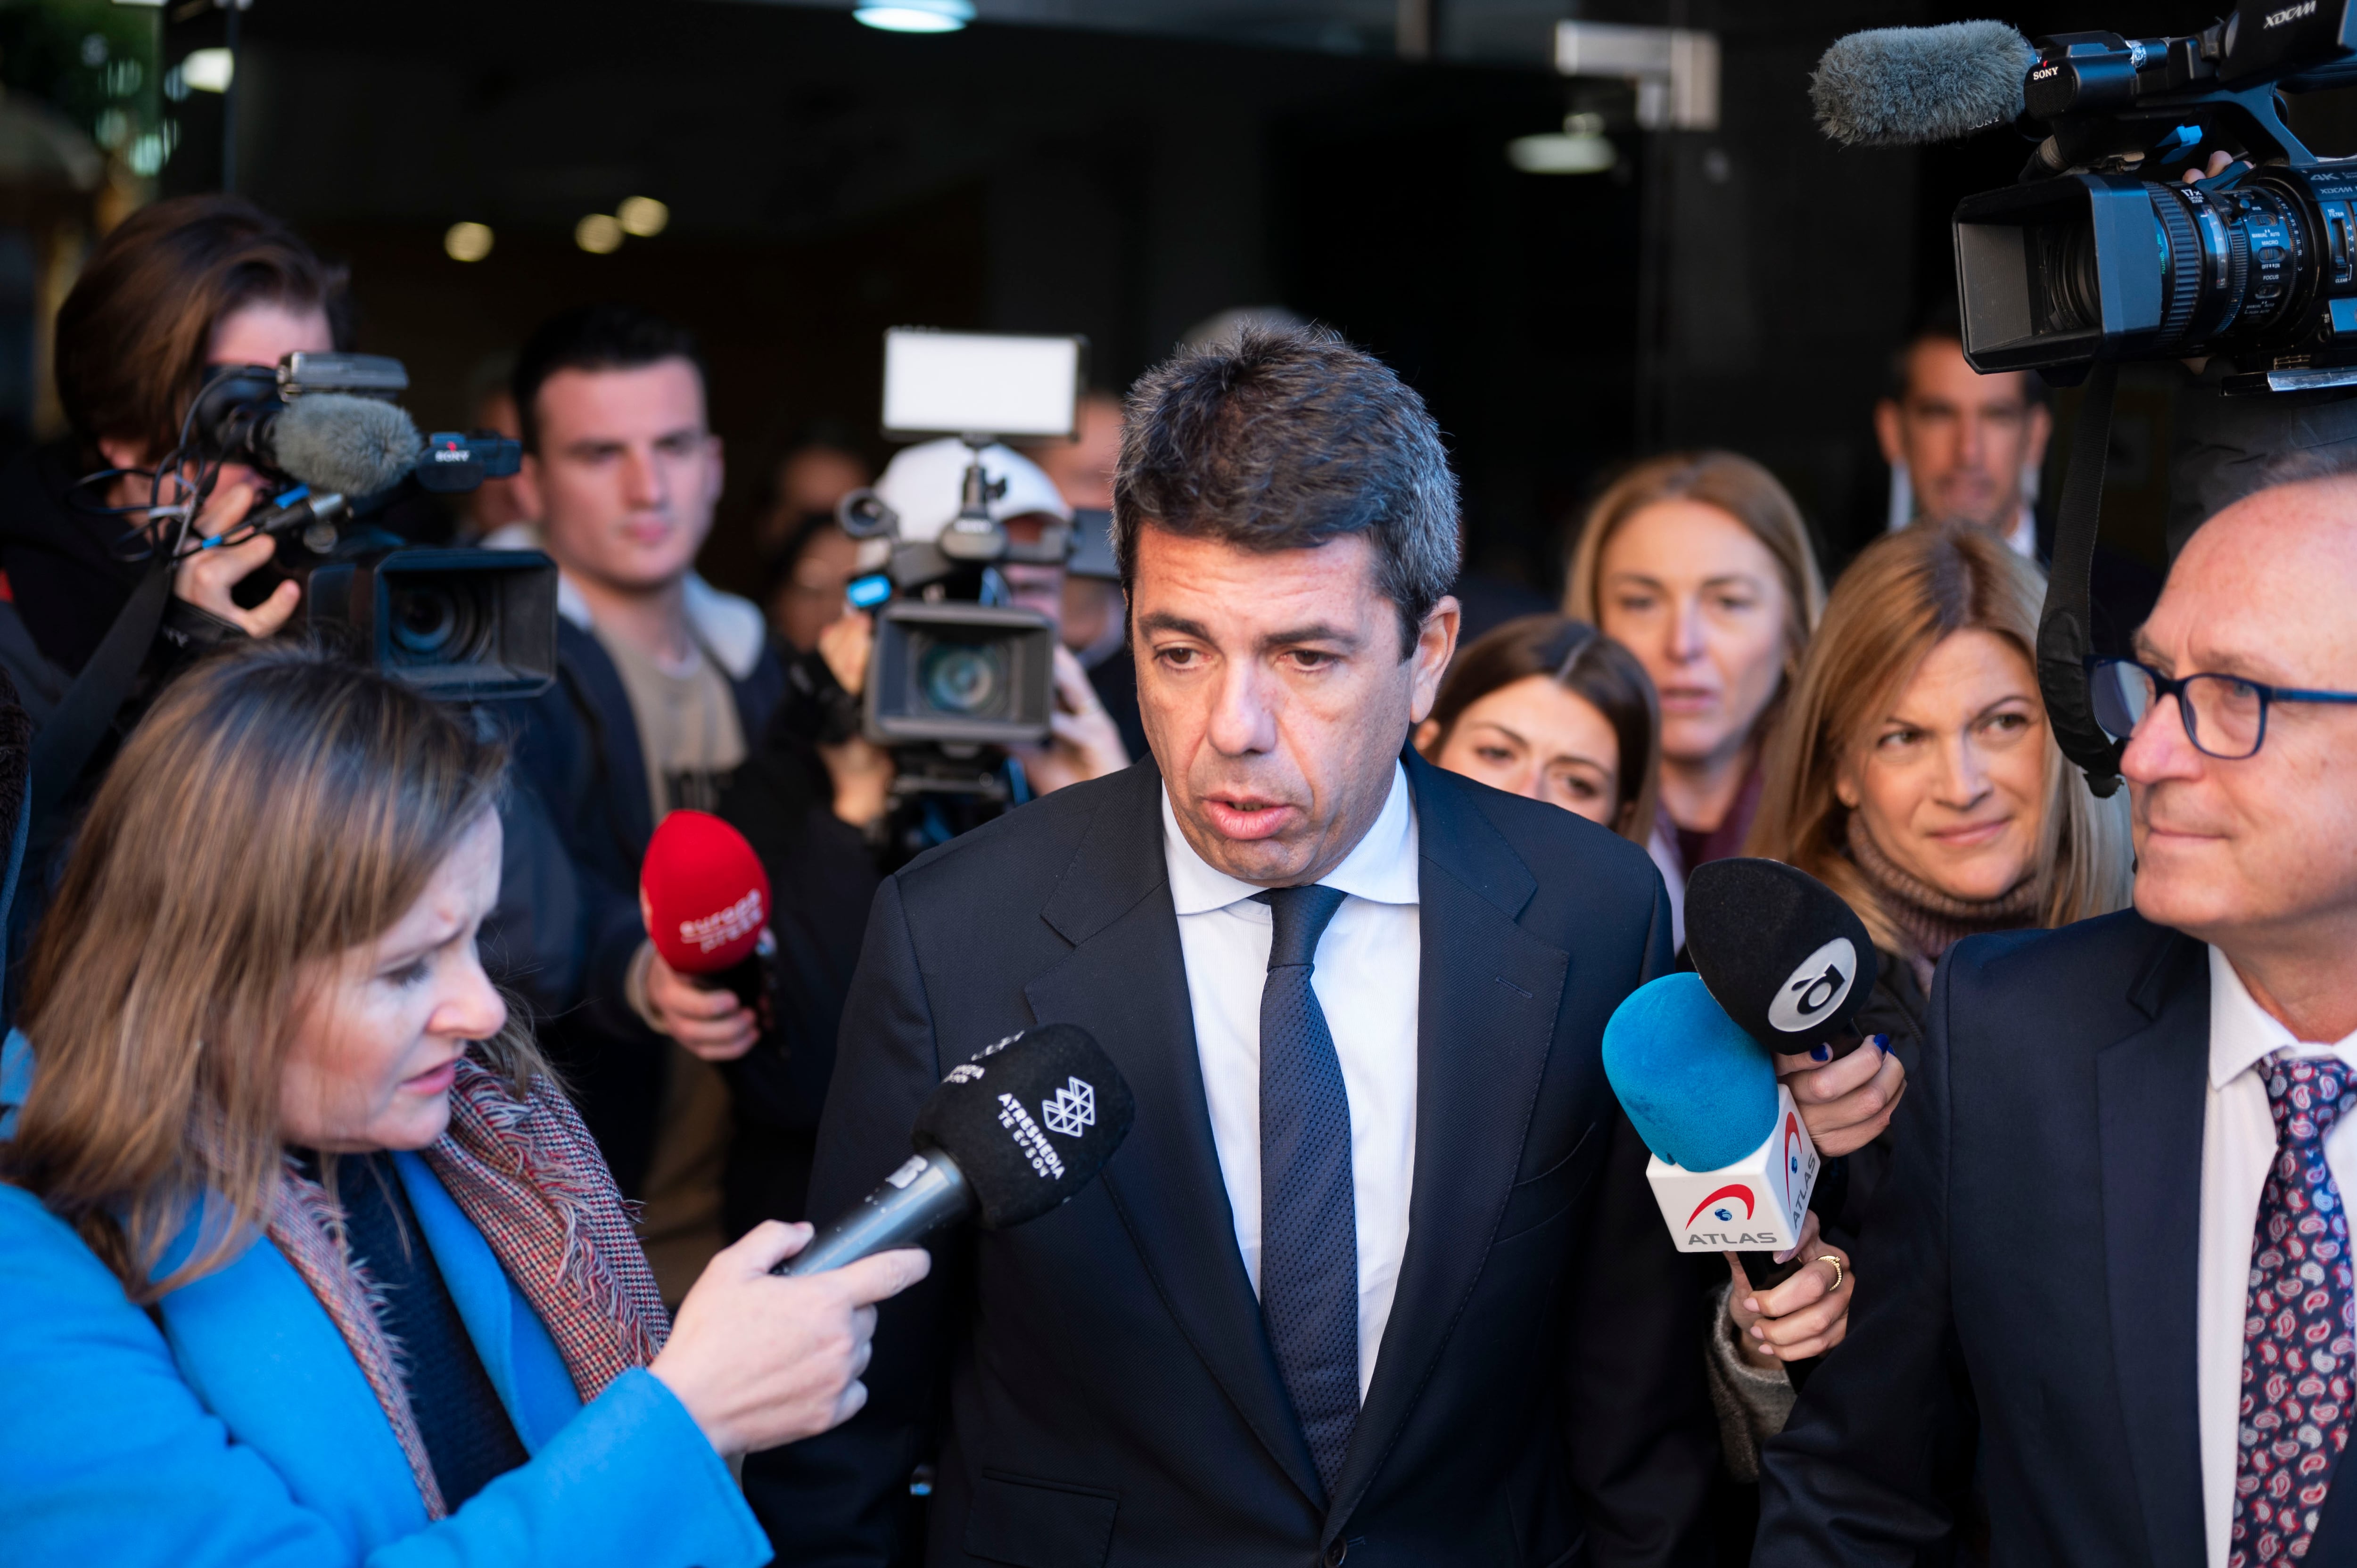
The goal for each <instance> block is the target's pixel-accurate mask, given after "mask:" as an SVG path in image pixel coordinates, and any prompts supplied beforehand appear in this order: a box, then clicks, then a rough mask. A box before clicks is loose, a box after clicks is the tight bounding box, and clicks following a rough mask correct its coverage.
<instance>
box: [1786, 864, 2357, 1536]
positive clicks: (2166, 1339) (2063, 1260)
mask: <svg viewBox="0 0 2357 1568" xmlns="http://www.w3.org/2000/svg"><path fill="white" fill-rule="evenodd" d="M1926 1023H1927V1027H1926V1029H1925V1032H1924V1041H1923V1056H1922V1067H1921V1071H1920V1072H1918V1073H1916V1074H1915V1075H1914V1077H1913V1079H1912V1081H1911V1082H1910V1085H1909V1092H1908V1095H1907V1098H1906V1099H1905V1100H1904V1101H1901V1102H1900V1108H1899V1114H1898V1117H1897V1119H1896V1124H1895V1126H1894V1129H1893V1138H1892V1143H1893V1144H1894V1149H1895V1157H1894V1161H1893V1167H1892V1171H1891V1175H1890V1176H1889V1180H1888V1182H1887V1183H1886V1184H1885V1186H1884V1188H1883V1192H1882V1194H1881V1196H1880V1198H1879V1199H1878V1203H1877V1205H1876V1207H1875V1208H1874V1209H1873V1210H1872V1211H1871V1212H1870V1213H1869V1214H1868V1216H1867V1221H1866V1228H1865V1231H1864V1233H1863V1235H1862V1236H1861V1237H1860V1239H1859V1246H1858V1250H1857V1281H1858V1284H1857V1306H1856V1308H1855V1309H1854V1310H1855V1317H1854V1320H1853V1323H1852V1326H1851V1328H1850V1333H1849V1337H1848V1340H1847V1342H1846V1343H1845V1344H1844V1345H1843V1346H1842V1347H1841V1348H1839V1349H1838V1350H1835V1352H1834V1353H1833V1355H1831V1356H1830V1357H1828V1358H1826V1359H1825V1361H1824V1365H1823V1366H1822V1367H1821V1368H1819V1369H1818V1370H1817V1372H1816V1374H1815V1376H1814V1377H1813V1378H1812V1379H1811V1380H1810V1381H1809V1386H1808V1391H1807V1392H1806V1393H1805V1394H1804V1395H1803V1397H1802V1399H1801V1402H1800V1403H1799V1405H1798V1406H1797V1407H1796V1408H1795V1409H1794V1411H1793V1412H1792V1420H1791V1422H1790V1423H1788V1424H1787V1425H1786V1427H1785V1429H1784V1432H1783V1434H1782V1435H1781V1436H1780V1437H1779V1438H1777V1439H1776V1440H1775V1441H1774V1442H1773V1443H1771V1444H1770V1445H1769V1448H1768V1452H1767V1454H1766V1455H1765V1457H1764V1462H1763V1466H1762V1468H1763V1475H1762V1477H1761V1483H1760V1545H1759V1551H1758V1552H1757V1554H1756V1556H1755V1557H1754V1560H1753V1561H1754V1562H1755V1563H1757V1564H1759V1565H1760V1568H1784V1565H1786V1564H1799V1563H1913V1562H1916V1561H1918V1559H1919V1554H1920V1553H1921V1552H1925V1551H1927V1550H1930V1549H1933V1548H1935V1546H1936V1544H1937V1543H1939V1542H1941V1541H1943V1540H1944V1539H1945V1538H1946V1536H1947V1533H1948V1530H1949V1528H1950V1523H1951V1520H1950V1518H1949V1515H1948V1512H1947V1510H1946V1509H1945V1508H1944V1506H1943V1504H1942V1503H1941V1502H1940V1500H1939V1499H1940V1498H1942V1497H1943V1496H1948V1495H1953V1490H1954V1486H1953V1482H1954V1480H1955V1477H1942V1476H1940V1475H1938V1474H1937V1473H1936V1471H1937V1469H1938V1465H1937V1463H1936V1462H1935V1458H1934V1456H1935V1455H1937V1454H1939V1453H1940V1452H1941V1451H1942V1449H1941V1445H1940V1444H1936V1443H1935V1441H1934V1439H1935V1437H1936V1436H1937V1435H1938V1434H1940V1433H1941V1432H1942V1431H1943V1427H1944V1425H1945V1423H1951V1422H1953V1420H1954V1419H1955V1414H1956V1412H1957V1411H1958V1409H1959V1408H1960V1406H1961V1405H1962V1403H1963V1402H1967V1401H1969V1402H1971V1403H1972V1404H1974V1405H1976V1406H1977V1407H1978V1410H1979V1416H1980V1422H1981V1431H1982V1434H1983V1446H1982V1454H1981V1462H1982V1466H1983V1468H1984V1471H1985V1475H1986V1483H1987V1488H1988V1503H1989V1525H1990V1546H1991V1555H1992V1559H1993V1561H1995V1562H1997V1563H2072V1564H2101V1563H2148V1564H2166V1565H2169V1568H2202V1565H2203V1564H2204V1563H2205V1562H2206V1560H2207V1559H2206V1554H2205V1550H2204V1546H2203V1541H2204V1532H2203V1524H2202V1502H2201V1420H2200V1412H2199V1403H2198V1395H2197V1392H2196V1372H2197V1367H2198V1356H2197V1350H2196V1336H2197V1327H2196V1325H2197V1293H2198V1291H2199V1273H2200V1265H2201V1130H2202V1115H2203V1108H2204V1105H2205V1096H2206V1093H2207V1087H2206V1086H2207V1083H2208V1078H2209V1070H2210V969H2209V957H2208V950H2207V949H2206V948H2205V947H2203V945H2202V944H2201V943H2200V942H2197V941H2194V940H2191V939H2190V938H2189V937H2185V936H2183V935H2180V934H2179V933H2178V932H2176V931H2172V930H2169V929H2166V928H2164V927H2160V926H2155V925H2152V924H2150V923H2148V922H2147V921H2146V920H2144V919H2143V918H2140V917H2138V916H2137V915H2136V914H2135V913H2134V912H2133V911H2129V912H2124V913H2121V914H2117V915H2110V916H2106V917H2104V918H2102V919H2099V920H2088V921H2083V922H2082V923H2081V924H2079V925H2075V926H2066V927H2064V928H2063V929H2061V930H2057V931H2043V932H2024V933H2020V934H2015V935H2007V936H1996V937H1977V938H1975V939H1973V940H1969V941H1966V942H1964V943H1961V944H1959V945H1958V946H1957V947H1956V949H1955V950H1953V953H1952V955H1951V956H1950V957H1949V959H1948V961H1947V962H1946V963H1945V964H1943V966H1942V968H1941V971H1940V975H1939V978H1938V979H1937V980H1936V981H1934V982H1933V983H1932V1000H1931V1008H1930V1013H1929V1016H1928V1018H1927V1020H1926ZM1957 1364H1960V1365H1961V1366H1962V1368H1963V1369H1964V1377H1963V1379H1961V1380H1960V1379H1958V1378H1957V1377H1956V1376H1955V1375H1954V1374H1953V1371H1952V1369H1951V1368H1952V1367H1953V1365H1957ZM2350 1476H2351V1472H2349V1471H2348V1470H2346V1469H2345V1468H2344V1469H2342V1470H2341V1471H2340V1472H2339V1473H2338V1474H2337V1475H2336V1477H2335V1479H2334V1484H2333V1487H2332V1490H2331V1492H2330V1495H2329V1498H2328V1501H2327V1503H2326V1507H2325V1515H2324V1520H2323V1522H2322V1524H2321V1526H2320V1527H2319V1530H2318V1534H2317V1539H2316V1542H2315V1546H2314V1549H2313V1550H2311V1551H2310V1552H2309V1555H2308V1557H2307V1559H2306V1562H2307V1563H2309V1564H2319V1563H2352V1562H2357V1481H2352V1480H2351V1479H2350Z"/></svg>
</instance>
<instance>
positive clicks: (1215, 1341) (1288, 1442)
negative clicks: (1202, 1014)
mask: <svg viewBox="0 0 2357 1568" xmlns="http://www.w3.org/2000/svg"><path fill="white" fill-rule="evenodd" d="M1161 800H1162V779H1161V775H1160V774H1159V773H1157V771H1156V770H1155V768H1154V766H1153V764H1151V763H1150V762H1149V763H1141V764H1140V765H1138V766H1137V767H1135V768H1131V769H1130V770H1129V771H1128V773H1126V774H1125V775H1124V776H1123V777H1122V779H1120V780H1119V781H1118V783H1117V784H1116V785H1115V787H1114V793H1112V795H1111V798H1109V799H1108V800H1107V801H1106V802H1105V804H1104V805H1103V807H1101V808H1099V810H1098V811H1097V814H1096V818H1095V820H1094V821H1093V822H1091V823H1090V825H1089V829H1088V832H1087V833H1086V834H1085V836H1084V837H1083V838H1082V842H1081V847H1080V850H1079V852H1078V853H1077V854H1074V855H1073V857H1072V864H1071V867H1070V868H1069V869H1068V870H1067V871H1066V872H1065V874H1064V877H1063V880H1062V881H1061V882H1060V884H1059V885H1058V886H1057V888H1056V891H1055V893H1054V894H1053V895H1052V896H1051V897H1049V901H1048V906H1047V908H1045V909H1043V910H1042V911H1041V918H1044V919H1045V920H1046V921H1047V922H1048V924H1049V925H1050V926H1052V927H1053V928H1055V929H1056V931H1057V932H1058V933H1059V934H1060V935H1061V936H1062V937H1063V938H1064V940H1067V941H1069V942H1071V943H1072V944H1073V948H1072V950H1071V953H1069V954H1067V955H1066V957H1065V958H1064V960H1063V961H1062V962H1060V963H1059V964H1058V965H1057V966H1056V967H1054V968H1053V969H1050V970H1049V971H1048V972H1046V973H1044V974H1041V975H1039V976H1038V977H1037V978H1035V979H1034V980H1032V981H1031V982H1030V983H1028V985H1026V986H1025V987H1024V988H1023V993H1024V996H1025V999H1026V1000H1027V1001H1028V1002H1029V1003H1030V1004H1031V1012H1032V1017H1033V1021H1034V1022H1035V1023H1043V1024H1044V1023H1051V1022H1052V1023H1065V1024H1078V1025H1079V1026H1082V1028H1084V1029H1086V1030H1088V1031H1089V1033H1091V1034H1092V1035H1093V1036H1096V1038H1097V1041H1098V1043H1099V1044H1101V1045H1103V1047H1104V1048H1105V1052H1106V1054H1107V1055H1109V1056H1111V1057H1112V1058H1113V1059H1114V1065H1115V1066H1117V1067H1119V1068H1120V1069H1121V1071H1122V1076H1123V1077H1124V1078H1125V1079H1128V1081H1129V1088H1130V1092H1131V1094H1132V1095H1134V1096H1135V1099H1136V1102H1137V1115H1136V1120H1135V1122H1132V1123H1131V1125H1130V1131H1129V1136H1128V1138H1127V1139H1125V1141H1124V1142H1123V1144H1122V1146H1121V1148H1120V1149H1119V1150H1118V1151H1117V1152H1116V1153H1115V1154H1114V1157H1113V1158H1112V1159H1111V1160H1110V1161H1108V1162H1107V1163H1106V1165H1105V1167H1104V1174H1103V1176H1100V1177H1099V1178H1098V1179H1099V1181H1101V1182H1102V1183H1103V1186H1104V1187H1105V1190H1106V1194H1107V1196H1108V1197H1111V1199H1112V1200H1113V1204H1114V1208H1115V1210H1116V1211H1117V1212H1118V1213H1119V1214H1120V1216H1121V1219H1122V1224H1123V1225H1124V1227H1125V1229H1126V1230H1128V1232H1129V1235H1130V1239H1131V1240H1132V1241H1133V1242H1134V1243H1135V1246H1136V1247H1137V1250H1138V1252H1139V1254H1140V1256H1141V1257H1142V1258H1143V1259H1144V1261H1145V1263H1146V1272H1147V1273H1149V1274H1150V1275H1151V1276H1152V1278H1153V1280H1154V1284H1155V1288H1156V1290H1157V1292H1159V1293H1160V1294H1161V1296H1162V1300H1163V1302H1164V1304H1165V1305H1167V1306H1168V1309H1169V1311H1170V1315H1171V1316H1172V1317H1173V1318H1175V1319H1177V1321H1178V1324H1179V1330H1180V1332H1182V1333H1184V1334H1185V1335H1186V1336H1187V1338H1188V1341H1189V1343H1190V1344H1191V1345H1193V1346H1194V1348H1195V1352H1196V1354H1197V1355H1199V1356H1200V1357H1201V1358H1202V1359H1203V1364H1204V1365H1205V1366H1206V1367H1207V1368H1208V1369H1210V1371H1211V1375H1212V1377H1213V1378H1215V1379H1216V1380H1218V1381H1219V1384H1220V1386H1221V1388H1222V1390H1224V1391H1226V1393H1227V1396H1228V1398H1229V1400H1230V1401H1231V1402H1233V1403H1234V1405H1235V1407H1236V1409H1237V1411H1238V1412H1240V1413H1241V1414H1242V1415H1243V1419H1244V1421H1245V1423H1246V1424H1248V1425H1249V1426H1251V1428H1252V1429H1253V1431H1254V1434H1256V1435H1257V1436H1258V1437H1259V1438H1260V1440H1261V1443H1262V1444H1263V1445H1265V1447H1266V1448H1267V1449H1268V1451H1269V1453H1270V1455H1272V1456H1273V1457H1275V1460H1276V1462H1277V1464H1278V1465H1279V1466H1282V1467H1283V1468H1284V1470H1285V1472H1286V1475H1287V1476H1288V1477H1291V1479H1292V1481H1293V1484H1294V1485H1295V1486H1297V1487H1300V1488H1301V1490H1302V1492H1303V1493H1304V1495H1306V1496H1308V1497H1309V1498H1313V1499H1314V1498H1318V1497H1319V1496H1320V1495H1321V1487H1319V1485H1318V1467H1317V1466H1316V1464H1315V1463H1314V1462H1313V1461H1312V1460H1311V1458H1310V1455H1309V1445H1308V1443H1307V1442H1306V1441H1305V1440H1304V1439H1303V1437H1302V1435H1301V1427H1300V1423H1298V1422H1297V1421H1296V1420H1295V1419H1294V1414H1293V1406H1292V1403H1291V1402H1290V1401H1289V1400H1288V1399H1287V1398H1286V1393H1285V1385H1284V1382H1283V1380H1282V1379H1281V1378H1280V1376H1279V1374H1278V1372H1277V1368H1276V1358H1275V1355H1274V1354H1273V1353H1272V1352H1271V1351H1270V1349H1269V1346H1268V1336H1267V1333H1266V1331H1265V1329H1264V1328H1263V1327H1262V1325H1261V1316H1260V1302H1259V1299H1258V1298H1257V1297H1255V1296H1254V1294H1253V1289H1252V1280H1251V1277H1250V1276H1249V1275H1247V1274H1246V1273H1244V1263H1243V1256H1242V1254H1241V1253H1239V1252H1238V1251H1237V1250H1236V1230H1235V1219H1234V1216H1233V1214H1232V1211H1231V1210H1230V1208H1229V1207H1228V1191H1227V1185H1226V1181H1225V1178H1224V1177H1223V1176H1222V1175H1221V1173H1220V1158H1219V1152H1218V1150H1217V1148H1216V1147H1215V1146H1214V1144H1212V1141H1211V1108H1210V1106H1209V1104H1208V1102H1207V1101H1205V1099H1204V1097H1203V1074H1202V1067H1201V1062H1200V1058H1198V1057H1197V1055H1196V1051H1195V1032H1194V1005H1193V1003H1192V1002H1191V1000H1190V999H1189V995H1188V992H1187V963H1186V958H1185V955H1184V954H1183V952H1182V951H1181V950H1180V948H1179V918H1178V915H1177V913H1176V912H1175V909H1174V908H1173V906H1172V904H1171V900H1170V885H1169V875H1168V866H1167V865H1166V864H1165V862H1164V860H1163V852H1162V813H1161Z"/></svg>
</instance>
